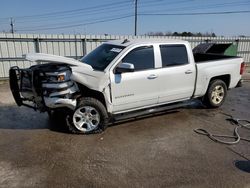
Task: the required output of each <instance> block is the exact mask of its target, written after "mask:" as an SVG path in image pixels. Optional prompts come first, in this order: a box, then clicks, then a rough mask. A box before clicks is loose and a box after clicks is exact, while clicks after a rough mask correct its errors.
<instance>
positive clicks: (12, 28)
mask: <svg viewBox="0 0 250 188" xmlns="http://www.w3.org/2000/svg"><path fill="white" fill-rule="evenodd" d="M10 27H11V28H10V32H11V33H14V23H13V19H12V18H10Z"/></svg>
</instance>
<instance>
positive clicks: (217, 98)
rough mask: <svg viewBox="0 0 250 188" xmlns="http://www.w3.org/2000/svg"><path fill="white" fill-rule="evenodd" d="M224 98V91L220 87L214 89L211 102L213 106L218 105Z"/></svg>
mask: <svg viewBox="0 0 250 188" xmlns="http://www.w3.org/2000/svg"><path fill="white" fill-rule="evenodd" d="M224 96H225V90H224V88H223V87H222V86H221V85H217V86H215V87H214V89H213V91H212V102H213V103H214V104H220V103H221V102H222V100H223V99H224Z"/></svg>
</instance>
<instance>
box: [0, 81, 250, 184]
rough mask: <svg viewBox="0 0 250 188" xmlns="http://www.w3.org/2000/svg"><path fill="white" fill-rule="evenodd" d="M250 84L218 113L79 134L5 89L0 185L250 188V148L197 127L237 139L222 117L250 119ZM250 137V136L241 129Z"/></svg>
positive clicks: (185, 112) (190, 112)
mask: <svg viewBox="0 0 250 188" xmlns="http://www.w3.org/2000/svg"><path fill="white" fill-rule="evenodd" d="M249 109H250V82H246V83H245V84H244V87H242V88H237V89H233V90H231V91H229V93H228V98H227V100H226V102H225V104H224V105H223V107H221V108H219V109H213V110H208V109H204V108H203V107H202V106H201V105H200V104H199V103H198V102H197V101H195V102H193V103H192V104H190V106H189V107H187V108H183V109H179V110H177V111H176V112H172V113H165V114H162V115H158V116H154V117H149V118H144V119H140V120H136V121H130V122H126V123H122V124H118V125H115V126H112V127H109V128H108V129H107V130H106V131H105V132H103V133H101V134H95V135H87V136H84V135H73V134H69V133H67V132H66V130H65V128H64V127H63V124H62V123H55V122H54V123H51V122H50V121H49V120H48V117H47V114H40V113H39V112H34V111H33V110H31V109H28V108H25V107H21V108H19V107H16V106H15V105H14V104H13V99H12V96H11V94H10V92H9V90H8V85H6V84H1V85H0V153H1V154H0V187H226V188H228V187H237V188H239V187H250V172H249V171H250V143H249V142H244V141H242V142H240V143H239V144H238V145H234V146H228V145H222V144H219V143H215V142H213V141H211V140H210V139H209V138H207V137H206V136H202V135H197V134H196V133H194V132H193V129H194V128H206V129H207V130H209V131H212V132H216V133H223V134H232V130H233V128H234V126H233V125H231V124H230V123H228V122H227V121H226V120H225V119H226V118H227V117H226V116H225V115H223V114H222V112H224V113H229V114H232V115H233V116H235V117H238V118H248V119H250V110H249ZM240 134H241V135H242V136H245V137H248V138H250V131H247V130H244V129H241V130H240Z"/></svg>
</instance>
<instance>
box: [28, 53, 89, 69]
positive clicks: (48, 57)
mask: <svg viewBox="0 0 250 188" xmlns="http://www.w3.org/2000/svg"><path fill="white" fill-rule="evenodd" d="M23 57H24V58H25V59H27V60H28V61H35V62H48V63H59V64H60V63H61V64H68V65H72V66H81V67H88V68H89V69H91V70H93V69H92V67H91V66H90V65H88V64H85V63H82V62H80V61H78V60H75V59H73V58H68V57H63V56H58V55H52V54H44V53H28V54H25V55H24V56H23Z"/></svg>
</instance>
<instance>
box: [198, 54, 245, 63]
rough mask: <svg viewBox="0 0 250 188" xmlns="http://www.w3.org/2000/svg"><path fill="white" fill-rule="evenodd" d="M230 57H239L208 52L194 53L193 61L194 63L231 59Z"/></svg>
mask: <svg viewBox="0 0 250 188" xmlns="http://www.w3.org/2000/svg"><path fill="white" fill-rule="evenodd" d="M231 58H240V57H238V56H227V55H221V54H210V53H194V61H195V63H203V62H207V61H211V60H213V61H214V60H223V59H231Z"/></svg>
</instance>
